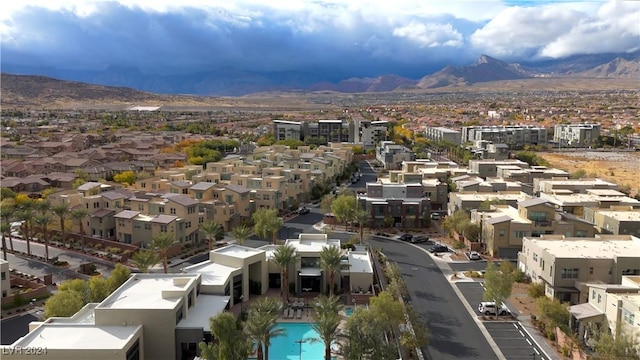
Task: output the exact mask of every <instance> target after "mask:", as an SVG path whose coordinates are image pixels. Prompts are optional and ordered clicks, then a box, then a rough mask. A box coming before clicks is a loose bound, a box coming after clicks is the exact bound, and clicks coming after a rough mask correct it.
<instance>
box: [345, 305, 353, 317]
mask: <svg viewBox="0 0 640 360" xmlns="http://www.w3.org/2000/svg"><path fill="white" fill-rule="evenodd" d="M344 313H345V315H347V316H351V314H353V308H350V307H348V308H346V309H344Z"/></svg>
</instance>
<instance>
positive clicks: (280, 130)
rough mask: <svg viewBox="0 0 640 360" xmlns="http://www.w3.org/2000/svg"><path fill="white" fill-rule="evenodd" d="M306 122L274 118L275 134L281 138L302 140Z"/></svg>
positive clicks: (278, 138)
mask: <svg viewBox="0 0 640 360" xmlns="http://www.w3.org/2000/svg"><path fill="white" fill-rule="evenodd" d="M304 124H305V123H304V122H302V121H287V120H273V136H274V137H275V139H276V141H279V140H288V139H293V140H302V139H303V138H304V129H305V126H304Z"/></svg>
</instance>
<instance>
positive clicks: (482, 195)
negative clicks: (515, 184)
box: [452, 192, 532, 201]
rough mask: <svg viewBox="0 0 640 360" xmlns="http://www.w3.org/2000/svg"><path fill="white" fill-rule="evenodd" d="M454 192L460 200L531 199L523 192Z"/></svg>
mask: <svg viewBox="0 0 640 360" xmlns="http://www.w3.org/2000/svg"><path fill="white" fill-rule="evenodd" d="M452 194H455V196H457V197H458V198H459V199H461V200H462V201H485V200H493V199H500V200H506V201H508V200H515V201H524V200H528V199H531V198H532V196H530V195H527V194H525V193H513V192H511V193H509V192H457V193H452Z"/></svg>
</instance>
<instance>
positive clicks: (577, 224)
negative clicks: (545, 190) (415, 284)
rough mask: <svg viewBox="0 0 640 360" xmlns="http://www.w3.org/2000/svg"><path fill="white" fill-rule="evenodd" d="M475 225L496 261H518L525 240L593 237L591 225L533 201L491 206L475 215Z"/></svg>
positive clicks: (472, 212) (485, 246)
mask: <svg viewBox="0 0 640 360" xmlns="http://www.w3.org/2000/svg"><path fill="white" fill-rule="evenodd" d="M471 221H472V222H474V223H476V224H479V225H480V242H481V244H482V246H483V249H484V250H485V251H486V252H487V253H489V254H490V255H491V256H494V257H501V258H509V259H516V258H517V257H518V252H519V251H520V250H522V239H523V238H524V237H539V236H541V235H549V234H564V235H565V236H567V237H574V236H575V237H593V236H594V228H593V225H592V224H591V223H589V222H588V221H586V220H583V219H580V218H578V217H576V216H574V215H571V214H566V213H562V212H558V211H556V210H555V208H554V207H553V206H552V205H551V204H549V202H547V201H545V200H543V199H539V198H533V199H529V200H525V201H521V202H519V203H518V207H517V208H516V207H512V206H509V205H491V206H490V208H489V209H488V210H473V211H471Z"/></svg>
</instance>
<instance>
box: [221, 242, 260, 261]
mask: <svg viewBox="0 0 640 360" xmlns="http://www.w3.org/2000/svg"><path fill="white" fill-rule="evenodd" d="M213 252H215V253H216V254H223V255H228V256H233V257H236V258H241V259H246V258H249V257H251V256H254V255H257V254H260V253H261V252H262V251H260V250H257V249H254V248H250V247H246V246H241V245H235V244H231V245H227V246H225V247H221V248H219V249H216V250H213Z"/></svg>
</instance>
